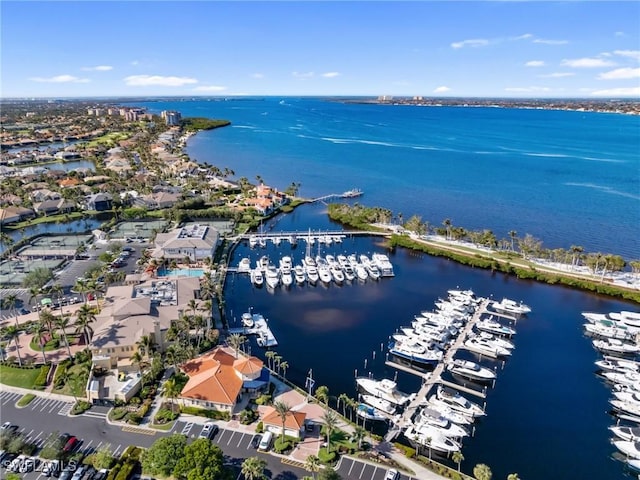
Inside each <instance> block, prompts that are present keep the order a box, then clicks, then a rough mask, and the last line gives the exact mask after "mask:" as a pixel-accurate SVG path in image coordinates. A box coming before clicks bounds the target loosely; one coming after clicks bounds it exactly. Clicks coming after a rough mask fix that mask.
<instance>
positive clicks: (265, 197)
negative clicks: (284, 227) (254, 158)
mask: <svg viewBox="0 0 640 480" xmlns="http://www.w3.org/2000/svg"><path fill="white" fill-rule="evenodd" d="M255 194H256V196H255V197H250V198H247V199H245V204H246V205H248V206H251V207H253V208H255V209H256V211H257V212H258V213H260V214H261V215H269V214H270V213H271V212H273V211H274V210H275V209H276V208H278V207H280V206H281V205H284V204H286V203H288V201H289V199H288V197H287V196H286V195H285V194H284V193H282V192H279V191H278V190H276V189H274V188H272V187H269V186H267V185H264V184H260V185H258V186H257V187H256V188H255Z"/></svg>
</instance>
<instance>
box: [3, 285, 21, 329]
mask: <svg viewBox="0 0 640 480" xmlns="http://www.w3.org/2000/svg"><path fill="white" fill-rule="evenodd" d="M17 303H18V297H17V296H16V295H14V294H13V293H12V294H10V295H7V296H6V297H4V305H5V306H6V307H7V309H8V310H13V309H14V308H16V304H17ZM15 314H16V327H18V328H20V324H19V323H18V311H17V310H16V311H15Z"/></svg>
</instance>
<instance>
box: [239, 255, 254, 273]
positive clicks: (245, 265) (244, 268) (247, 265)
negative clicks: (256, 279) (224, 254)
mask: <svg viewBox="0 0 640 480" xmlns="http://www.w3.org/2000/svg"><path fill="white" fill-rule="evenodd" d="M250 271H251V259H249V257H244V258H243V259H242V260H240V263H239V264H238V273H249V272H250Z"/></svg>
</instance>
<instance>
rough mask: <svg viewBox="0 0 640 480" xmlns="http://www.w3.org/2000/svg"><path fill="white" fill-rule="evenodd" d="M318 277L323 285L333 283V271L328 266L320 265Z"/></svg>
mask: <svg viewBox="0 0 640 480" xmlns="http://www.w3.org/2000/svg"><path fill="white" fill-rule="evenodd" d="M318 276H319V277H320V280H321V281H322V282H323V283H325V284H329V283H331V270H330V269H329V265H327V264H322V265H318Z"/></svg>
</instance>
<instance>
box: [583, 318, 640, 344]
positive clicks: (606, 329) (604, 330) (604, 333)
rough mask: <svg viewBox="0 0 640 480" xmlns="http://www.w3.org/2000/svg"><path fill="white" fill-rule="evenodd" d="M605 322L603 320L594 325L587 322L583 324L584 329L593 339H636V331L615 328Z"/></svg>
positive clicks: (611, 323)
mask: <svg viewBox="0 0 640 480" xmlns="http://www.w3.org/2000/svg"><path fill="white" fill-rule="evenodd" d="M606 322H607V323H605V321H604V320H602V321H599V322H594V323H591V322H587V323H585V324H584V329H585V331H586V332H587V333H588V334H590V335H592V336H594V337H602V338H615V339H618V340H634V339H635V338H636V334H637V333H638V331H637V329H634V330H631V328H632V327H627V326H624V325H623V326H616V325H614V323H613V322H611V321H606Z"/></svg>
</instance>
